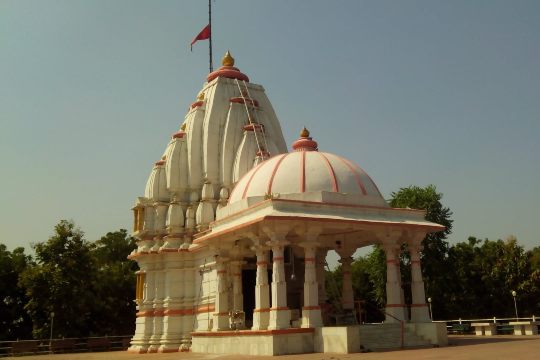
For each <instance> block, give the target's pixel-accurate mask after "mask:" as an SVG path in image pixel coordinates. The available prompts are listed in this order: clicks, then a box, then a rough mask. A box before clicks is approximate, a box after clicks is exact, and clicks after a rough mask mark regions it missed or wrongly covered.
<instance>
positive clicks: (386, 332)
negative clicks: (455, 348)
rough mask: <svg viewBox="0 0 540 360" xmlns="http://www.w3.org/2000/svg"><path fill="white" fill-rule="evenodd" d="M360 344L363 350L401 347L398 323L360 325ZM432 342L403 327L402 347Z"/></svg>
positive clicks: (419, 345)
mask: <svg viewBox="0 0 540 360" xmlns="http://www.w3.org/2000/svg"><path fill="white" fill-rule="evenodd" d="M359 332H360V344H361V346H362V348H363V349H364V350H371V351H377V350H388V349H399V348H400V347H401V330H400V324H373V325H361V326H360V329H359ZM424 346H432V344H431V343H430V342H429V341H428V340H426V339H425V338H423V337H422V336H419V335H417V334H416V333H415V332H414V331H413V330H412V329H408V328H407V327H404V347H406V348H410V347H424Z"/></svg>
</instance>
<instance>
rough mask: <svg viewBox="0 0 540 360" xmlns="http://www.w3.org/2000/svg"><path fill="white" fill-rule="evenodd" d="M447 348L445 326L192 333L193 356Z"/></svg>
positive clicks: (421, 325) (369, 326) (416, 325)
mask: <svg viewBox="0 0 540 360" xmlns="http://www.w3.org/2000/svg"><path fill="white" fill-rule="evenodd" d="M434 345H438V346H445V345H448V338H447V335H446V327H445V324H442V323H441V324H440V323H414V324H413V323H411V324H404V325H403V331H402V329H401V325H400V324H370V325H354V326H336V327H322V328H315V329H309V328H308V329H302V328H292V329H285V330H260V331H251V330H239V331H217V332H215V331H212V332H196V333H192V346H191V351H192V352H194V353H212V354H243V355H287V354H302V353H303V354H305V353H340V354H348V353H356V352H361V351H365V350H371V351H373V350H390V349H400V348H411V347H429V346H434Z"/></svg>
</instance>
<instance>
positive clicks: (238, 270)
mask: <svg viewBox="0 0 540 360" xmlns="http://www.w3.org/2000/svg"><path fill="white" fill-rule="evenodd" d="M243 264H244V261H242V260H235V261H231V273H232V274H231V275H232V279H233V280H232V283H233V304H232V309H233V310H235V311H244V293H243V292H242V265H243Z"/></svg>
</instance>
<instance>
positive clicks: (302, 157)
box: [300, 151, 306, 192]
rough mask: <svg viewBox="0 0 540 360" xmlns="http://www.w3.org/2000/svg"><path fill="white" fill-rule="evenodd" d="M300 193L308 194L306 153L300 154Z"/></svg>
mask: <svg viewBox="0 0 540 360" xmlns="http://www.w3.org/2000/svg"><path fill="white" fill-rule="evenodd" d="M300 192H306V152H305V151H301V152H300Z"/></svg>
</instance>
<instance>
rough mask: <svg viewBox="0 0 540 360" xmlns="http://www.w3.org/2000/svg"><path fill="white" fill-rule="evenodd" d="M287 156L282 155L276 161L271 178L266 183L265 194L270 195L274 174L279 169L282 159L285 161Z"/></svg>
mask: <svg viewBox="0 0 540 360" xmlns="http://www.w3.org/2000/svg"><path fill="white" fill-rule="evenodd" d="M287 155H289V154H283V155H282V156H281V157H280V158H279V160H278V161H277V163H276V165H275V166H274V169H273V170H272V176H271V177H270V181H268V190H267V191H266V193H267V194H269V195H271V194H272V183H273V182H274V177H275V176H276V172H277V170H278V168H279V165H280V164H281V162H282V161H283V159H285V157H286V156H287Z"/></svg>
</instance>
